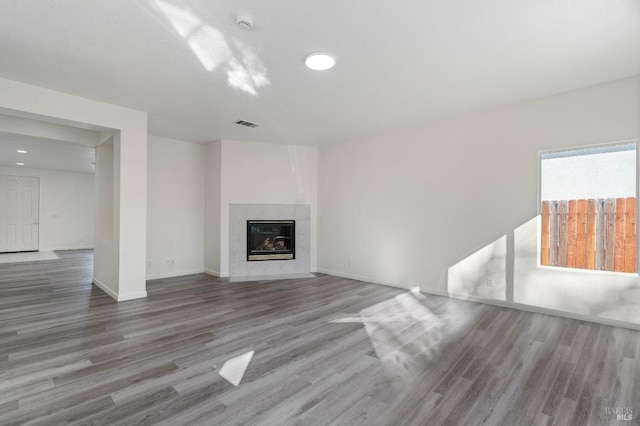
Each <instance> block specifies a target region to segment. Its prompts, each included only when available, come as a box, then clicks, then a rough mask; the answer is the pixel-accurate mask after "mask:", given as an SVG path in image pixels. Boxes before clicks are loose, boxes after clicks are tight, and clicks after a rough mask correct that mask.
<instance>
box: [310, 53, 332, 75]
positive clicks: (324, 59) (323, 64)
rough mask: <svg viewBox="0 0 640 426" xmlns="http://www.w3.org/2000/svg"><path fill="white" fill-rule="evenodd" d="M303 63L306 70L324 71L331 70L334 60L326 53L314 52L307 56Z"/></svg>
mask: <svg viewBox="0 0 640 426" xmlns="http://www.w3.org/2000/svg"><path fill="white" fill-rule="evenodd" d="M304 63H305V65H306V66H307V67H308V68H311V69H312V70H315V71H324V70H328V69H329V68H332V67H333V65H334V64H335V63H336V60H335V59H333V58H332V57H331V56H330V55H329V54H327V53H322V52H316V53H312V54H310V55H308V56H307V57H306V58H305V59H304Z"/></svg>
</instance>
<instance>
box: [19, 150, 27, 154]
mask: <svg viewBox="0 0 640 426" xmlns="http://www.w3.org/2000/svg"><path fill="white" fill-rule="evenodd" d="M18 152H19V153H20V154H26V153H27V151H25V150H24V149H19V150H18Z"/></svg>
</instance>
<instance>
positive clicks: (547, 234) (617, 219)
mask: <svg viewBox="0 0 640 426" xmlns="http://www.w3.org/2000/svg"><path fill="white" fill-rule="evenodd" d="M636 151H637V143H635V142H634V143H623V144H613V145H601V146H596V147H588V148H583V149H572V150H564V151H555V152H544V153H542V154H541V156H540V198H541V200H540V201H541V205H540V213H541V236H540V265H548V266H559V267H565V268H578V269H591V270H601V271H615V272H634V273H635V272H636V163H637V153H636Z"/></svg>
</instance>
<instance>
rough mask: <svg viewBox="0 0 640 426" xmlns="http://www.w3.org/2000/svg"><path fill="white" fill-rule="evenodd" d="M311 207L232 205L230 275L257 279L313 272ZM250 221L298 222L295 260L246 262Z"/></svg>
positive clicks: (301, 205)
mask: <svg viewBox="0 0 640 426" xmlns="http://www.w3.org/2000/svg"><path fill="white" fill-rule="evenodd" d="M310 218H311V208H310V206H309V205H308V204H229V276H230V278H232V279H233V278H244V277H246V278H255V277H268V276H279V277H283V278H285V277H286V276H288V275H291V276H295V275H301V274H308V273H309V272H310V269H311V249H310V247H311V238H310V235H311V223H310V222H311V219H310ZM247 220H295V221H296V258H295V259H292V260H262V261H254V262H249V261H247Z"/></svg>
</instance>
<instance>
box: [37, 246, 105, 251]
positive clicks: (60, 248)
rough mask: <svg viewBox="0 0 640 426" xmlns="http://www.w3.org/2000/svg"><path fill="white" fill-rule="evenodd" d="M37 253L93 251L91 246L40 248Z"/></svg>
mask: <svg viewBox="0 0 640 426" xmlns="http://www.w3.org/2000/svg"><path fill="white" fill-rule="evenodd" d="M38 250H39V251H65V250H93V246H86V245H83V246H56V247H40V248H39V249H38Z"/></svg>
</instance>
